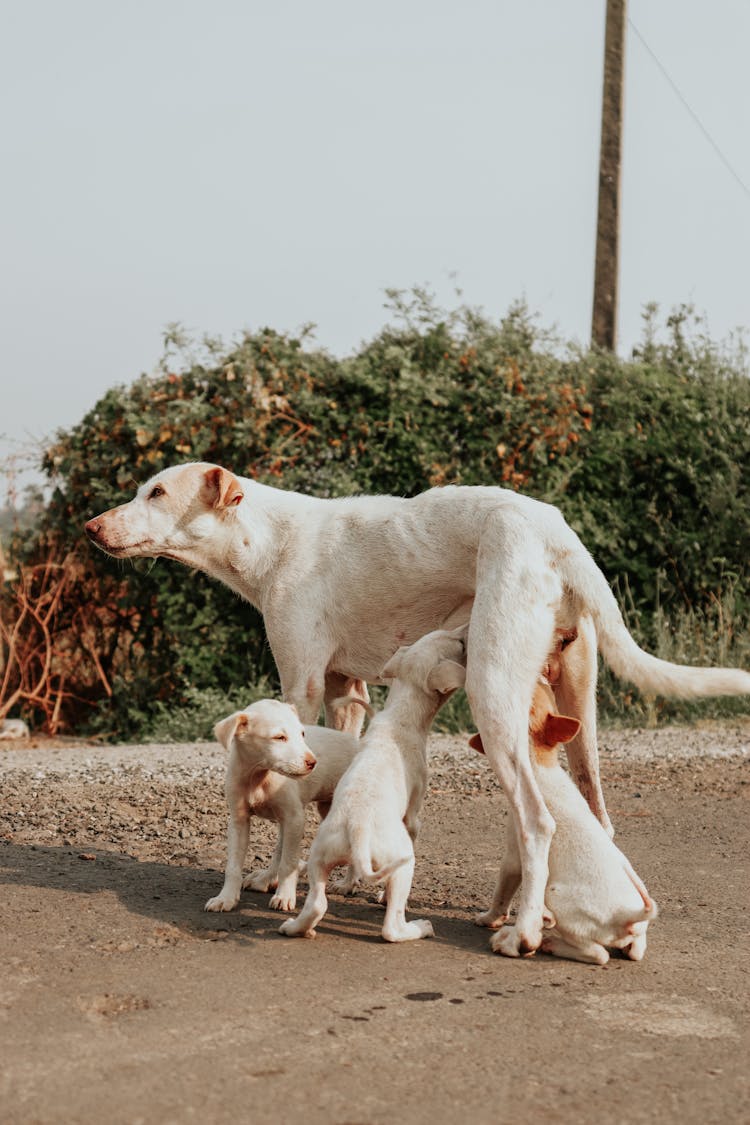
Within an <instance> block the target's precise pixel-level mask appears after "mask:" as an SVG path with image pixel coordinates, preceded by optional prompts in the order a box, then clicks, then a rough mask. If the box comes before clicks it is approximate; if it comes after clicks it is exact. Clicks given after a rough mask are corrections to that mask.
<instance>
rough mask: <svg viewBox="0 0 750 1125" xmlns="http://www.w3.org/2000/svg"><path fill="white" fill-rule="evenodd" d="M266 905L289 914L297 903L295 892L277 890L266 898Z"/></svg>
mask: <svg viewBox="0 0 750 1125" xmlns="http://www.w3.org/2000/svg"><path fill="white" fill-rule="evenodd" d="M268 905H269V906H270V907H271V910H283V911H284V912H285V913H286V914H289V913H291V911H292V910H294V908H295V906H296V905H297V892H296V891H292V892H289V891H277V892H276V894H275V895H272V896H271V898H270V899H269V900H268Z"/></svg>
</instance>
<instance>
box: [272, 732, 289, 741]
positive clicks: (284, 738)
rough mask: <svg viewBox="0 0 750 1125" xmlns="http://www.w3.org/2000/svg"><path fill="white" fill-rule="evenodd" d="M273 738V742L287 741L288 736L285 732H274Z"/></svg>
mask: <svg viewBox="0 0 750 1125" xmlns="http://www.w3.org/2000/svg"><path fill="white" fill-rule="evenodd" d="M273 740H274V742H288V741H289V737H288V736H287V735H286V734H275V735H274V736H273Z"/></svg>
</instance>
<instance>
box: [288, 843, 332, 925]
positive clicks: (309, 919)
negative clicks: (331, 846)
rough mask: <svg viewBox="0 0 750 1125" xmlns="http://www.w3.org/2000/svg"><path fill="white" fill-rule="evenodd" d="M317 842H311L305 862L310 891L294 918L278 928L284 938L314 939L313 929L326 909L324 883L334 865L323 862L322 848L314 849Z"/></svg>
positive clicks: (326, 901)
mask: <svg viewBox="0 0 750 1125" xmlns="http://www.w3.org/2000/svg"><path fill="white" fill-rule="evenodd" d="M317 841H318V837H316V839H315V840H314V841H313V846H312V849H311V850H310V857H309V859H308V861H307V876H308V880H309V884H310V889H309V891H308V892H307V898H306V899H305V905H304V906H303V907H302V910H301V911H300V913H299V914H298V915H297V917H296V918H287V920H286V921H285V922H282V924H281V925H280V926H279V933H280V934H284V935H285V937H314V936H315V927H316V926H317V924H318V922H320V920H321V918H322V917H323V916H324V914H325V912H326V910H327V909H328V899H327V898H326V882H327V880H328V876H329V874H330V873H331V871H332V870H333V867H334V865H335V864H334V863H328V862H324V861H323V858H322V856H323V853H324V849H323V848H322V847H318V848H317V849H316V847H315V845H316V843H317Z"/></svg>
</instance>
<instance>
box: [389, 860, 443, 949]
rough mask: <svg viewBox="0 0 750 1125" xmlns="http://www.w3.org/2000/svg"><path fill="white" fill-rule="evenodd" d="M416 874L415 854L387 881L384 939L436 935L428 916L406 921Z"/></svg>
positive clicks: (407, 938)
mask: <svg viewBox="0 0 750 1125" xmlns="http://www.w3.org/2000/svg"><path fill="white" fill-rule="evenodd" d="M413 876H414V856H413V855H412V857H411V858H410V859H409V860H408V862H407V863H404V864H402V865H401V866H400V867H397V868H396V870H395V871H394V872H393V874H392V875H391V877H390V879H389V880H388V883H387V905H386V908H385V921H384V922H383V931H382V933H383V940H384V941H416V940H417V939H418V938H423V937H434V936H435V931H434V930H433V928H432V923H431V922H428V921H427V919H426V918H421V919H419V920H416V919H415V920H414V921H412V922H407V921H406V901H407V899H408V897H409V891H410V890H411V881H412V878H413Z"/></svg>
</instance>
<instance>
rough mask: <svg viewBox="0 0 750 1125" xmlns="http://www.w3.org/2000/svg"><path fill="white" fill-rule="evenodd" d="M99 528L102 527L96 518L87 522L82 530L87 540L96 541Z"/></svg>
mask: <svg viewBox="0 0 750 1125" xmlns="http://www.w3.org/2000/svg"><path fill="white" fill-rule="evenodd" d="M101 528H102V525H101V524H100V522H99V520H98V518H96V517H95V518H94V519H93V520H89V521H88V523H87V524H85V525H84V528H83V530H84V531H85V532H86V534H87V535H88V537H89V539H98V538H99V532H100V531H101Z"/></svg>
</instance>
